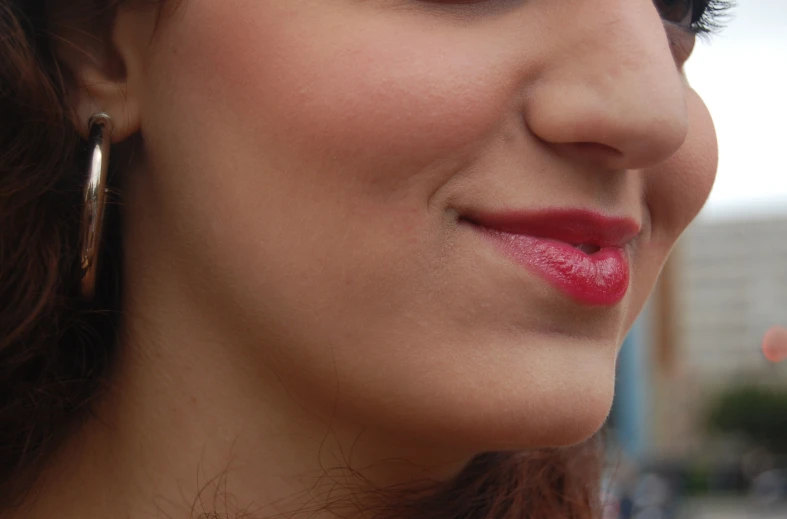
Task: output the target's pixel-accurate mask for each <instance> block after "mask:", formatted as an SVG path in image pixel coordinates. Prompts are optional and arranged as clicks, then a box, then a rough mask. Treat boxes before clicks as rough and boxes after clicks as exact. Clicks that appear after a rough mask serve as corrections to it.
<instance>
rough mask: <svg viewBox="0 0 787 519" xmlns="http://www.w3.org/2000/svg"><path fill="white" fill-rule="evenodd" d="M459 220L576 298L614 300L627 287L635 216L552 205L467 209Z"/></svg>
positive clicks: (599, 302) (595, 301) (610, 302)
mask: <svg viewBox="0 0 787 519" xmlns="http://www.w3.org/2000/svg"><path fill="white" fill-rule="evenodd" d="M460 222H461V223H463V224H467V225H470V226H471V227H473V228H474V229H475V230H476V231H478V232H479V233H480V234H481V235H482V236H484V237H485V238H486V239H487V240H488V241H489V242H490V243H491V244H492V245H493V246H494V247H495V248H496V249H497V250H499V251H500V252H502V253H503V254H504V255H505V256H507V257H508V258H509V259H510V260H512V261H513V262H514V263H516V264H518V265H520V266H522V267H524V268H525V269H526V270H528V271H529V272H531V273H534V274H536V275H537V276H538V277H540V278H541V279H543V280H545V281H547V282H548V283H549V284H551V285H552V286H553V287H554V288H556V289H558V290H559V291H560V292H562V293H563V294H564V295H566V296H568V297H569V298H570V299H572V300H573V301H575V302H577V303H580V304H583V305H586V306H613V305H616V304H618V303H619V302H620V301H622V300H623V298H624V297H625V295H626V292H627V291H628V285H629V278H630V272H629V270H630V269H629V262H628V255H627V254H626V246H627V245H628V243H630V242H631V241H632V240H633V239H634V238H635V237H636V236H637V235H638V234H639V232H640V225H639V224H638V223H637V222H636V221H635V220H633V219H630V218H611V217H608V216H604V215H601V214H599V213H595V212H592V211H583V210H549V211H539V212H522V211H519V212H505V213H503V212H501V213H468V214H463V215H462V217H461V218H460Z"/></svg>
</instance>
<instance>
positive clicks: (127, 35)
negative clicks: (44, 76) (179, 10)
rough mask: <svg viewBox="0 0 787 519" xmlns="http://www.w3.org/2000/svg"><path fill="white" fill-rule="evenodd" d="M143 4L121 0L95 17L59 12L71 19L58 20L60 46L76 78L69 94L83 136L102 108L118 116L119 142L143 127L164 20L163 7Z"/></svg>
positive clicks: (115, 121) (114, 138)
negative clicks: (153, 47)
mask: <svg viewBox="0 0 787 519" xmlns="http://www.w3.org/2000/svg"><path fill="white" fill-rule="evenodd" d="M132 3H133V4H135V5H134V6H133V7H130V6H129V4H132ZM142 4H143V3H139V5H137V3H136V2H124V3H121V4H120V5H119V6H118V7H116V8H115V9H112V10H110V11H109V12H106V13H103V14H102V15H101V16H98V17H96V16H91V17H89V18H90V21H89V22H87V21H86V18H87V17H80V19H79V20H75V18H74V16H73V15H71V16H69V15H68V14H65V15H64V16H62V17H59V19H60V20H66V21H61V22H59V23H58V24H57V29H56V31H55V32H56V34H57V37H56V38H55V41H56V46H55V47H56V52H57V55H58V58H59V59H60V60H61V62H63V63H64V64H65V65H66V67H67V68H68V70H69V72H70V75H71V77H72V78H73V80H74V84H73V90H72V91H71V92H70V96H69V97H70V102H71V106H72V113H73V118H74V124H75V126H76V128H77V129H78V131H79V133H80V134H81V135H82V136H83V137H87V134H88V121H89V119H90V117H91V116H92V115H93V114H95V113H97V112H106V113H107V114H109V116H110V117H112V122H113V127H114V129H113V132H112V142H113V143H115V142H120V141H123V140H125V139H127V138H128V137H129V136H131V135H134V134H135V133H137V132H138V131H139V130H140V120H141V118H140V114H141V105H140V103H141V94H142V90H143V88H144V84H145V63H146V60H147V57H148V54H149V49H150V42H151V41H152V39H153V36H154V33H155V29H156V24H157V20H158V7H157V6H155V5H148V3H144V4H145V5H144V6H143V5H142ZM151 4H153V3H151Z"/></svg>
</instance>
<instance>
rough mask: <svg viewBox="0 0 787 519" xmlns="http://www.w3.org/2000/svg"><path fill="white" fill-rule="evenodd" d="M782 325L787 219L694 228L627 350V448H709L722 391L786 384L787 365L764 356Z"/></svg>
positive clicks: (621, 408)
mask: <svg viewBox="0 0 787 519" xmlns="http://www.w3.org/2000/svg"><path fill="white" fill-rule="evenodd" d="M773 324H782V325H785V324H787V216H785V217H780V218H774V217H772V218H769V219H753V220H749V221H705V222H702V221H700V222H697V223H695V224H694V225H693V226H692V227H690V228H689V229H688V230H687V232H686V233H685V234H684V236H683V238H682V239H681V241H680V242H679V244H678V247H677V248H676V250H675V252H674V254H673V256H672V258H671V259H670V262H669V263H668V265H667V266H666V267H665V270H664V272H663V273H662V278H661V280H660V282H659V285H658V286H657V288H656V291H655V293H654V296H653V298H652V299H651V301H650V302H649V304H648V306H647V308H646V309H645V312H644V313H643V316H642V318H641V319H640V322H639V323H638V325H637V326H636V327H635V329H634V330H633V332H632V335H631V336H630V337H629V339H628V340H627V342H626V344H625V345H624V348H623V350H622V351H621V357H620V361H619V364H618V389H617V393H616V399H617V401H616V404H615V408H614V411H613V412H614V423H615V428H616V430H617V431H618V435H619V436H620V439H621V443H622V444H623V446H624V448H625V449H626V451H627V452H628V453H629V454H632V455H634V456H637V457H642V456H645V457H654V456H655V457H669V458H686V457H692V456H695V455H698V454H700V453H702V452H704V451H705V452H706V451H707V450H708V447H709V445H708V443H707V439H706V436H705V435H704V431H703V429H704V427H703V426H704V419H705V416H706V410H707V407H708V402H709V400H710V398H711V397H712V396H713V395H715V394H716V393H717V392H718V391H719V390H720V389H721V388H723V387H725V386H728V385H730V384H731V383H735V382H739V381H746V380H751V379H756V380H757V381H760V382H767V381H768V380H773V381H774V382H775V383H786V382H787V366H773V365H770V364H769V363H768V362H767V361H766V360H765V359H764V358H763V356H762V354H761V353H760V344H761V339H762V336H763V334H764V332H765V331H766V330H767V328H768V327H769V326H771V325H773ZM785 434H787V433H785Z"/></svg>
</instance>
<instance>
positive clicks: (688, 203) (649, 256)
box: [626, 91, 718, 329]
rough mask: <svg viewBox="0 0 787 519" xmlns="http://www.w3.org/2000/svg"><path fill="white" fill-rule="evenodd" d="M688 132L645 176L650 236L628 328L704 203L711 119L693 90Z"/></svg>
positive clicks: (711, 161) (712, 155) (709, 183)
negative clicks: (667, 157) (671, 153)
mask: <svg viewBox="0 0 787 519" xmlns="http://www.w3.org/2000/svg"><path fill="white" fill-rule="evenodd" d="M688 104H689V116H690V125H691V126H690V131H689V134H688V136H687V140H686V143H685V144H684V146H683V147H682V148H681V149H680V150H679V151H678V153H676V154H675V155H674V156H673V157H672V158H671V159H670V160H668V161H667V162H665V163H664V164H662V165H660V166H658V167H656V168H653V169H650V170H648V171H646V172H645V180H646V203H647V210H648V213H649V220H650V223H651V224H650V227H651V234H650V236H649V238H648V240H647V245H646V247H647V250H644V251H641V252H640V253H639V254H638V258H637V274H636V276H637V278H636V283H635V284H634V292H633V294H632V305H631V308H630V309H629V311H628V313H627V318H626V323H627V329H628V326H631V325H632V324H633V322H634V320H635V319H636V317H637V315H638V314H639V311H640V310H641V308H642V306H643V305H644V304H645V301H646V299H647V298H648V296H649V295H650V293H651V290H652V288H653V285H654V284H655V282H656V279H657V278H658V274H659V273H660V271H661V268H662V267H663V266H664V262H665V261H666V259H667V256H668V255H669V253H670V252H671V250H672V248H673V247H674V245H675V243H676V242H677V240H678V238H679V237H680V235H681V234H682V233H683V231H684V230H685V229H686V227H687V226H688V225H689V224H690V223H691V222H692V221H693V220H694V218H695V217H696V216H697V214H698V213H699V211H700V209H702V206H703V205H704V204H705V201H706V200H707V199H708V195H709V194H710V191H711V188H712V187H713V181H714V179H715V178H716V167H717V164H718V148H717V144H716V132H715V130H714V127H713V121H712V119H711V116H710V114H709V113H708V110H707V108H706V107H705V104H704V103H703V102H702V100H701V99H700V98H699V97H698V96H697V94H696V93H695V92H694V91H690V92H689V94H688Z"/></svg>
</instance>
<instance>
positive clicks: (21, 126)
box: [0, 0, 600, 519]
mask: <svg viewBox="0 0 787 519" xmlns="http://www.w3.org/2000/svg"><path fill="white" fill-rule="evenodd" d="M117 2H118V0H85V1H84V2H79V4H84V5H85V8H86V9H87V10H88V11H87V12H93V13H98V12H103V13H105V14H106V13H107V12H108V10H111V9H112V8H113V7H114V6H115V5H116V4H117ZM56 3H57V2H52V1H51V0H50V1H47V0H0V117H2V120H1V121H0V222H2V223H1V224H0V515H2V514H3V511H8V510H11V509H12V508H13V507H14V506H16V505H18V504H20V502H21V500H22V499H23V497H24V495H25V491H26V490H29V489H30V487H31V485H33V484H34V483H35V481H36V479H37V477H38V476H39V474H40V473H41V470H42V468H43V466H44V465H45V464H46V462H47V460H48V459H49V457H50V456H51V454H52V453H53V452H54V451H55V450H56V449H57V448H58V446H59V445H60V443H61V442H62V441H63V440H64V439H65V438H66V437H68V435H69V434H71V433H72V432H73V431H74V429H76V428H78V427H79V426H80V424H81V423H82V421H83V420H84V419H85V418H86V417H87V416H88V414H89V412H90V404H91V401H92V399H93V398H95V396H96V395H97V394H99V393H100V391H101V386H102V381H103V380H105V379H106V377H108V376H109V370H110V368H111V365H112V358H113V356H114V352H115V349H116V348H117V344H116V341H115V324H116V319H117V316H118V315H119V310H120V308H119V304H118V301H119V289H118V287H119V283H117V282H116V281H117V277H118V276H117V272H119V270H120V269H119V262H120V260H121V259H122V253H121V251H120V245H119V244H120V240H119V239H118V236H119V232H118V229H119V223H118V220H117V219H116V218H115V219H114V220H113V219H112V218H111V217H110V222H108V223H107V225H106V226H105V233H106V235H107V236H106V238H105V239H106V243H105V244H104V254H105V255H109V256H110V257H105V258H103V264H104V267H105V268H104V269H103V274H102V277H101V279H100V280H99V283H98V285H99V287H100V290H99V292H98V294H97V296H96V299H95V300H94V301H93V302H92V303H90V304H88V303H86V302H84V301H82V300H81V299H80V298H79V297H78V281H79V271H78V265H77V256H78V254H77V250H78V249H77V246H78V229H79V215H80V208H81V189H82V187H83V182H84V175H83V174H82V173H80V172H81V171H82V169H81V168H80V167H79V162H80V161H81V160H84V158H83V157H82V155H83V154H82V153H80V150H82V149H83V147H84V143H82V142H81V140H80V138H79V136H78V134H77V132H76V129H75V127H74V125H73V123H72V120H73V119H72V117H71V112H70V108H69V103H68V101H67V99H68V94H69V91H71V90H72V89H73V88H74V86H75V85H74V82H73V81H72V80H71V78H69V76H68V70H67V69H66V67H65V65H64V64H63V63H61V62H60V61H59V60H58V58H57V55H56V53H55V50H54V45H53V42H54V34H55V31H54V30H53V28H52V25H51V24H52V23H53V21H52V20H51V19H50V17H51V16H52V12H53V11H52V5H51V4H56ZM72 9H74V8H73V7H72V6H69V10H72ZM107 267H109V268H107ZM599 452H600V449H599V446H598V441H597V440H591V441H589V442H587V443H585V444H583V445H579V446H576V447H571V448H565V449H549V450H541V451H536V452H529V453H489V454H484V455H480V456H478V457H476V458H475V459H474V460H473V461H472V462H471V463H469V464H468V465H467V467H466V468H465V469H464V470H463V471H462V472H461V473H460V474H459V475H458V476H457V477H456V478H455V479H453V480H452V481H449V482H447V483H445V484H443V485H441V486H440V487H439V488H436V489H431V490H430V492H429V494H428V495H417V496H416V495H415V494H413V495H412V496H411V497H412V499H399V500H398V501H399V502H398V503H396V504H393V505H392V506H391V507H390V508H388V509H389V510H392V511H393V510H395V511H396V516H397V517H406V518H410V519H421V518H422V519H426V518H429V519H492V518H494V519H507V518H539V519H545V518H550V519H551V518H567V519H568V518H570V519H591V518H595V517H598V516H599V503H598V501H599V488H598V485H599V481H600V455H599ZM381 495H385V493H382V494H381ZM390 495H391V496H393V495H394V494H390ZM399 497H400V498H401V497H402V496H401V495H399ZM383 515H385V516H386V517H388V516H389V514H383Z"/></svg>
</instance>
